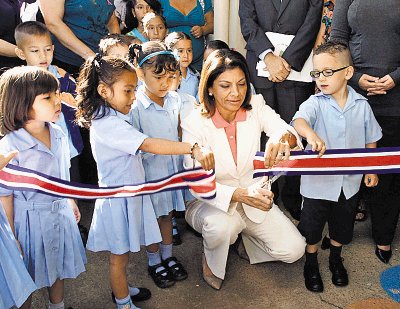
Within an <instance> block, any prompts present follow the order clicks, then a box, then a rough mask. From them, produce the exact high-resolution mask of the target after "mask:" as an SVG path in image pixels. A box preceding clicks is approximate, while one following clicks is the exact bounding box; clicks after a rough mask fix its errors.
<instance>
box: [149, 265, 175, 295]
mask: <svg viewBox="0 0 400 309" xmlns="http://www.w3.org/2000/svg"><path fill="white" fill-rule="evenodd" d="M159 267H163V269H162V270H160V271H158V272H157V271H156V270H157V268H159ZM147 270H148V272H149V275H150V277H151V278H152V279H153V281H154V283H155V284H156V285H157V286H158V287H159V288H161V289H165V288H169V287H170V286H173V285H174V284H175V280H174V278H172V276H171V273H170V272H169V270H168V269H167V268H165V267H164V265H163V264H162V263H160V264H157V265H154V266H149V267H148V269H147Z"/></svg>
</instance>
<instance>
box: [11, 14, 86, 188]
mask: <svg viewBox="0 0 400 309" xmlns="http://www.w3.org/2000/svg"><path fill="white" fill-rule="evenodd" d="M15 40H16V42H17V48H16V49H15V53H16V54H17V55H18V57H19V58H21V59H22V60H25V61H26V64H27V65H30V66H36V67H40V68H43V69H45V70H47V71H49V72H50V73H52V74H53V75H54V76H55V77H56V78H57V79H58V80H59V82H60V92H61V94H62V95H61V100H62V101H63V104H62V105H61V111H62V114H60V117H59V119H58V120H57V122H56V123H57V124H58V125H59V126H60V127H61V129H62V130H63V132H64V133H65V135H66V136H67V137H68V138H69V139H68V140H69V149H70V152H71V154H70V156H71V179H72V180H73V181H79V180H80V177H79V168H78V166H79V162H78V155H79V154H80V153H81V152H82V150H83V141H82V136H81V134H80V131H79V127H78V126H77V125H76V124H75V122H74V121H75V111H76V108H75V107H76V100H75V98H74V96H75V95H76V91H75V90H76V84H75V81H74V80H73V79H72V78H71V76H70V75H69V74H68V73H67V72H65V71H64V70H63V69H60V68H58V67H56V66H54V65H52V64H51V62H52V61H53V53H54V45H53V43H52V41H51V34H50V32H49V30H48V29H47V28H46V26H45V25H44V24H42V23H40V22H37V21H27V22H24V23H22V24H19V25H18V26H17V28H16V29H15Z"/></svg>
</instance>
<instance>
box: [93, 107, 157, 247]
mask: <svg viewBox="0 0 400 309" xmlns="http://www.w3.org/2000/svg"><path fill="white" fill-rule="evenodd" d="M102 111H104V110H102ZM102 111H101V112H102ZM101 112H100V113H101ZM105 112H106V114H108V115H106V116H105V117H103V118H100V119H96V120H93V121H92V126H91V127H90V144H91V147H92V152H93V157H94V159H95V160H96V163H97V171H98V175H99V186H106V187H110V186H113V187H114V186H122V185H128V184H129V185H131V184H139V183H143V182H145V175H144V169H143V164H142V158H141V156H140V155H139V147H140V145H141V144H142V143H143V141H144V140H145V139H146V138H147V136H146V135H144V134H142V133H140V132H139V131H138V130H137V129H136V128H135V127H133V126H132V122H131V117H130V116H129V115H124V114H121V113H119V112H117V111H115V110H113V109H111V108H106V111H105ZM160 241H161V234H160V230H159V227H158V223H157V220H156V216H155V214H154V210H153V204H152V203H151V199H150V197H149V196H148V195H144V196H138V197H128V198H109V199H98V200H96V204H95V209H94V213H93V219H92V224H91V226H90V231H89V238H88V242H87V245H86V247H87V248H88V249H89V250H91V251H95V252H97V251H110V252H111V253H113V254H123V253H126V252H129V251H132V252H138V251H140V246H141V245H150V244H154V243H159V242H160Z"/></svg>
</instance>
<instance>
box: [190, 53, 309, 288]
mask: <svg viewBox="0 0 400 309" xmlns="http://www.w3.org/2000/svg"><path fill="white" fill-rule="evenodd" d="M249 83H250V78H249V72H248V68H247V64H246V60H245V59H244V57H243V56H242V55H241V54H240V53H238V52H235V51H230V50H217V51H215V52H213V53H212V54H211V55H210V56H209V57H208V58H207V60H206V62H205V64H204V66H203V71H202V74H201V79H200V85H199V98H200V102H201V105H202V108H201V110H200V109H199V110H197V111H194V112H193V113H191V114H190V115H189V116H188V117H186V118H185V120H184V121H183V122H182V129H183V140H184V141H186V142H190V143H195V142H197V143H198V144H199V145H202V146H205V147H209V148H210V149H211V150H212V151H213V152H214V157H215V173H216V174H215V175H216V181H217V196H216V198H215V200H214V201H212V202H204V201H200V200H193V201H190V202H189V203H188V205H187V211H186V220H187V222H188V223H189V224H190V225H191V226H192V227H193V228H194V229H195V230H196V231H197V232H199V233H201V234H202V236H203V245H204V254H203V278H204V280H205V281H206V282H207V283H208V284H209V285H210V286H212V287H213V288H215V289H217V290H219V289H220V288H221V284H222V281H223V279H224V277H225V267H226V261H227V258H228V251H229V245H231V244H233V243H234V242H235V241H236V239H237V237H238V235H239V233H242V241H241V242H240V243H239V246H238V253H239V255H240V256H241V257H242V258H246V259H248V260H249V261H250V263H251V264H254V263H261V262H268V261H283V262H286V263H293V262H295V261H297V260H298V259H300V258H301V257H302V255H303V254H304V248H305V241H304V239H303V237H302V236H301V235H300V233H299V232H298V230H297V228H296V227H295V226H294V225H293V223H292V222H291V221H290V220H289V219H288V218H287V217H286V216H285V215H284V214H283V213H282V212H281V211H280V210H279V208H278V207H277V206H276V205H275V204H274V203H273V193H272V192H271V191H269V190H267V189H266V188H262V180H261V179H253V158H254V155H255V153H256V151H258V150H259V148H260V135H261V132H262V131H264V132H265V133H266V134H267V136H269V137H270V138H269V142H268V143H267V147H266V149H267V152H266V165H269V166H272V165H273V164H274V163H277V162H279V161H280V160H282V159H285V158H288V156H289V152H290V149H289V147H290V146H289V144H291V146H296V142H297V141H296V136H297V134H296V132H295V131H294V130H293V128H291V127H290V126H289V125H288V124H287V123H285V122H284V121H283V120H282V119H281V118H280V117H279V115H278V114H276V113H275V112H274V111H273V110H272V109H271V108H270V107H269V106H267V105H266V104H265V102H264V100H263V97H262V96H261V95H253V96H252V95H251V91H250V84H249ZM192 164H193V162H192V160H191V159H190V157H189V156H186V157H185V166H186V167H192Z"/></svg>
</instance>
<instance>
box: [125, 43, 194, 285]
mask: <svg viewBox="0 0 400 309" xmlns="http://www.w3.org/2000/svg"><path fill="white" fill-rule="evenodd" d="M130 57H131V58H133V59H134V60H135V61H134V62H135V63H137V66H138V68H137V70H136V71H137V74H138V77H139V79H140V80H141V81H142V83H143V84H142V86H140V87H139V89H138V91H137V93H136V105H135V106H134V108H133V110H132V116H133V119H134V121H135V126H136V127H137V128H138V129H139V131H140V132H142V133H144V134H146V135H148V136H151V137H157V138H166V139H170V140H175V141H178V140H179V136H178V127H179V114H180V109H181V104H180V103H181V102H180V98H179V95H178V94H177V93H176V92H173V91H169V90H170V88H171V84H172V83H173V82H174V79H175V74H176V71H178V70H179V62H178V61H177V60H176V58H175V55H174V54H173V53H172V52H171V51H169V50H167V49H166V47H165V45H164V44H162V43H159V42H146V43H144V44H143V45H141V46H140V45H134V46H131V48H130ZM143 166H144V170H145V173H146V180H147V181H152V180H156V179H160V178H164V177H166V176H168V175H171V174H173V173H176V172H178V171H179V170H182V168H183V164H182V158H181V157H180V156H160V155H154V154H149V153H144V154H143ZM150 198H151V200H152V202H153V206H154V211H155V214H156V216H157V219H158V224H159V226H160V231H161V236H162V242H161V244H160V245H159V244H154V245H152V246H148V247H147V256H148V262H149V266H148V272H149V274H150V276H151V277H152V279H153V280H154V283H155V284H156V285H157V286H158V287H160V288H167V287H170V286H172V285H174V284H175V282H176V281H181V280H185V279H186V278H187V277H188V274H187V272H186V270H185V268H184V267H183V265H182V264H181V263H180V262H179V261H178V259H177V258H176V257H174V256H173V255H172V241H173V239H172V217H173V211H174V210H175V211H184V210H185V201H184V195H183V191H182V190H177V191H169V192H162V193H157V194H152V195H151V196H150Z"/></svg>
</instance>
